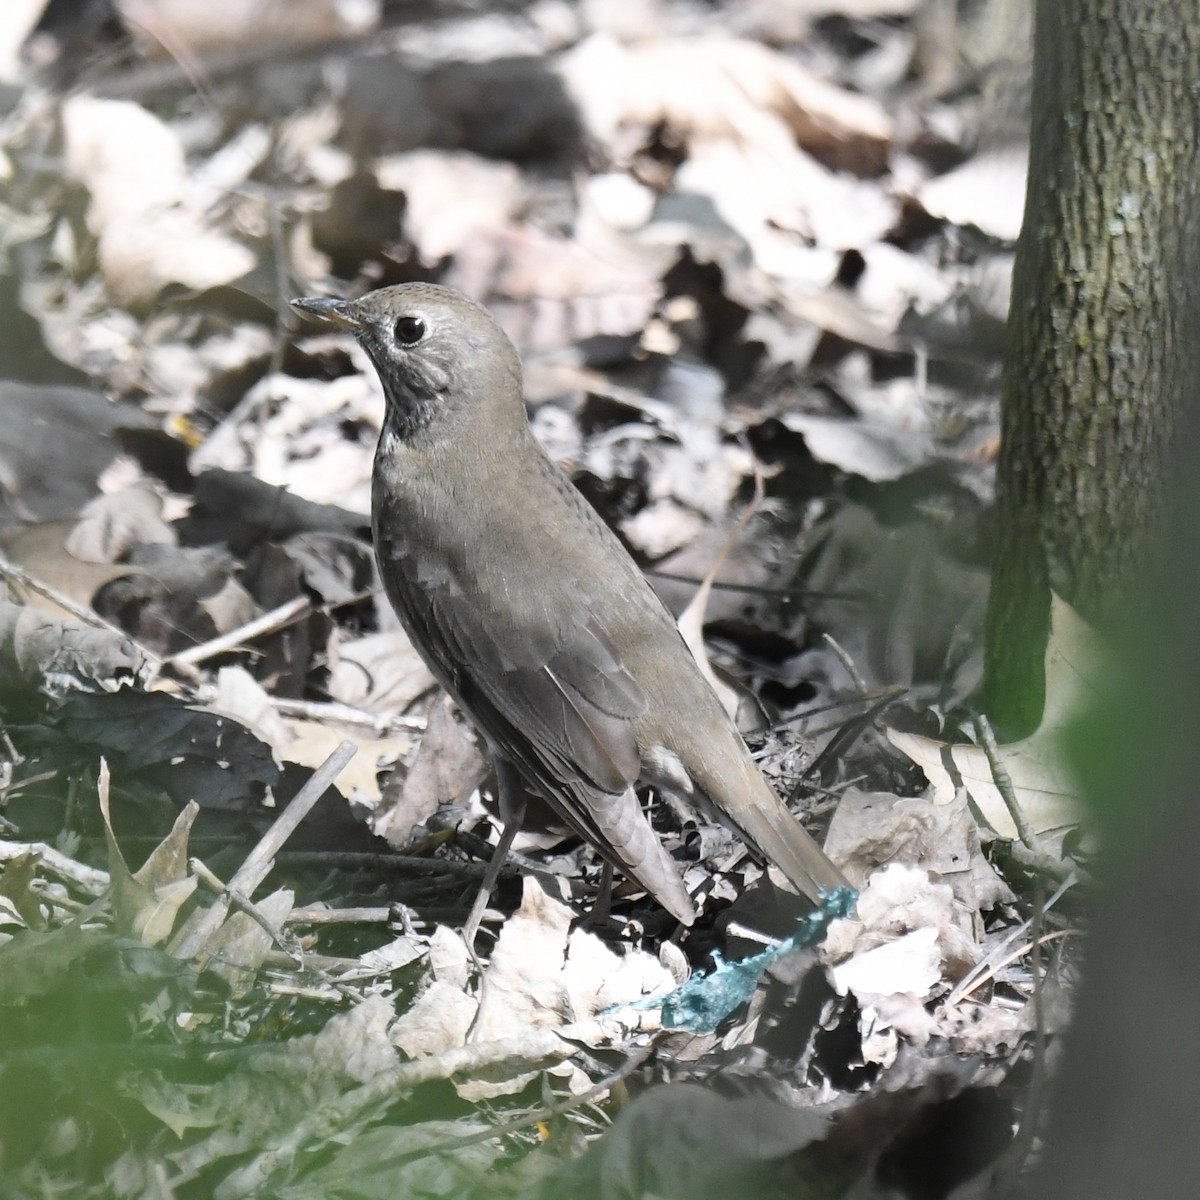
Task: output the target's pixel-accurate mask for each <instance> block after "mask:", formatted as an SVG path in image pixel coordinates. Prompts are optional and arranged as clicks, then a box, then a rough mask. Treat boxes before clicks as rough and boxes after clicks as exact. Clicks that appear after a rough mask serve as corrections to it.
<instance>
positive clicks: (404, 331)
mask: <svg viewBox="0 0 1200 1200" xmlns="http://www.w3.org/2000/svg"><path fill="white" fill-rule="evenodd" d="M424 336H425V322H424V321H422V320H421V318H420V317H401V318H400V319H399V320H398V321H397V322H396V341H398V342H399V343H400V345H402V346H415V345H416V344H417V343H418V342H419V341H420V340H421V339H422V338H423V337H424Z"/></svg>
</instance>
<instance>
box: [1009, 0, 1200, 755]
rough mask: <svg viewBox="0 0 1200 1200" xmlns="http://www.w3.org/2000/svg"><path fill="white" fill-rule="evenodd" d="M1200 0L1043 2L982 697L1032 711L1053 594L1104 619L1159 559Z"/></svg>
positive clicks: (1182, 309) (1016, 720)
mask: <svg viewBox="0 0 1200 1200" xmlns="http://www.w3.org/2000/svg"><path fill="white" fill-rule="evenodd" d="M1198 64H1200V0H1137V2H1136V3H1129V2H1124V3H1122V2H1121V0H1071V2H1068V0H1038V6H1037V14H1036V25H1035V33H1034V82H1033V101H1032V112H1033V128H1032V146H1031V156H1030V170H1029V185H1028V192H1027V196H1026V206H1025V222H1024V227H1023V229H1022V232H1021V238H1020V241H1019V243H1018V247H1017V258H1016V267H1015V273H1014V280H1013V303H1012V310H1011V312H1010V315H1009V338H1010V341H1009V355H1008V359H1007V362H1006V367H1005V375H1004V387H1003V400H1002V418H1001V450H1000V460H999V467H998V475H997V522H998V535H997V547H996V557H995V562H994V573H993V581H992V595H991V601H990V605H989V612H988V622H987V658H986V663H987V670H986V684H985V693H986V694H985V704H986V707H987V709H988V711H989V713H991V715H992V716H993V719H994V720H995V722H996V723H997V724H998V725H999V726H1000V727H1001V728H1002V729H1004V730H1005V731H1006V732H1007V733H1008V734H1010V735H1014V734H1017V733H1022V732H1028V731H1029V730H1030V729H1032V728H1033V727H1034V726H1036V724H1037V722H1038V720H1039V719H1040V716H1041V710H1042V704H1043V698H1044V679H1043V673H1042V656H1043V652H1044V649H1045V644H1046V638H1047V634H1048V630H1049V602H1050V589H1051V588H1053V589H1054V590H1055V591H1056V592H1058V593H1059V594H1060V595H1061V596H1062V597H1063V598H1064V599H1066V600H1067V601H1068V602H1069V603H1070V604H1072V605H1073V606H1074V607H1075V608H1076V609H1077V610H1078V611H1079V612H1080V613H1081V615H1083V616H1084V617H1085V618H1087V619H1088V620H1090V621H1092V622H1094V623H1097V624H1099V625H1105V624H1107V623H1108V622H1109V621H1110V620H1111V618H1112V617H1113V615H1114V614H1115V613H1117V612H1118V611H1120V610H1121V608H1122V606H1123V605H1125V604H1126V603H1127V601H1128V600H1129V598H1130V596H1131V595H1132V594H1133V589H1134V587H1135V585H1136V583H1137V581H1138V579H1139V577H1140V576H1141V575H1142V573H1143V572H1144V571H1145V570H1146V569H1147V568H1148V566H1149V565H1150V563H1151V562H1152V561H1153V560H1154V557H1155V554H1156V531H1157V530H1158V529H1159V528H1160V523H1161V518H1162V514H1163V504H1164V481H1165V475H1166V459H1167V455H1168V453H1169V448H1170V445H1171V441H1172V435H1173V431H1174V427H1175V424H1176V413H1177V411H1178V408H1179V405H1180V403H1181V402H1182V401H1183V392H1184V387H1185V381H1184V378H1183V376H1182V374H1181V372H1182V369H1183V368H1182V367H1181V363H1182V362H1183V360H1184V359H1185V357H1186V353H1187V351H1188V349H1189V347H1188V345H1187V338H1188V332H1189V331H1188V327H1187V320H1186V314H1189V313H1190V312H1191V311H1192V310H1193V306H1194V304H1195V300H1196V296H1197V291H1198V289H1200V280H1197V278H1196V276H1195V275H1194V274H1189V273H1188V272H1187V271H1186V270H1185V269H1184V264H1185V262H1187V261H1188V260H1189V254H1188V251H1189V248H1190V246H1191V245H1193V244H1195V241H1196V239H1197V237H1198V236H1200V156H1198V150H1200V92H1198V91H1197V88H1196V81H1197V74H1198Z"/></svg>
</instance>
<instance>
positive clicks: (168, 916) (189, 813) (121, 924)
mask: <svg viewBox="0 0 1200 1200" xmlns="http://www.w3.org/2000/svg"><path fill="white" fill-rule="evenodd" d="M96 788H97V792H98V795H99V800H100V815H101V816H102V817H103V818H104V840H105V842H106V843H107V845H108V871H109V875H110V876H111V878H112V897H113V919H114V921H115V922H116V925H117V927H118V928H119V929H121V930H122V931H123V932H125V933H128V934H131V935H132V936H133V937H136V938H139V939H140V940H141V941H142V942H144V943H145V944H146V945H147V946H157V945H159V944H160V943H161V942H164V941H166V939H167V938H168V937H169V936H170V933H171V930H172V929H173V928H174V927H175V918H176V917H177V916H178V915H179V910H180V909H181V908H182V907H183V905H184V904H185V903H186V902H187V901H188V900H189V899H190V898H191V896H192V893H193V892H194V891H195V890H196V883H197V881H196V878H195V876H193V875H189V874H188V869H187V842H188V834H189V833H190V832H191V828H192V824H193V823H194V822H195V820H196V816H197V814H198V813H199V812H200V806H199V805H198V804H196V802H195V801H191V802H189V803H188V805H187V807H186V808H184V809H183V811H182V812H181V813H180V814H179V816H178V817H177V818H176V820H175V824H174V825H173V826H172V828H171V832H170V833H169V834H167V836H166V837H165V838H164V839H163V841H162V842H160V843H159V844H158V845H157V846H156V847H155V848H154V849H153V850H152V851H151V852H150V857H149V858H147V859H146V861H145V862H144V863H143V864H142V866H141V867H140V868H139V869H138V871H137V872H136V873H132V872H130V870H129V867H128V865H127V864H126V862H125V856H124V855H123V854H122V853H121V847H120V846H119V845H118V844H117V839H116V836H115V835H114V834H113V829H112V817H111V814H110V813H109V803H108V801H109V795H108V793H109V773H108V764H107V763H106V762H105V761H104V760H103V759H101V760H100V775H99V778H98V779H97V782H96Z"/></svg>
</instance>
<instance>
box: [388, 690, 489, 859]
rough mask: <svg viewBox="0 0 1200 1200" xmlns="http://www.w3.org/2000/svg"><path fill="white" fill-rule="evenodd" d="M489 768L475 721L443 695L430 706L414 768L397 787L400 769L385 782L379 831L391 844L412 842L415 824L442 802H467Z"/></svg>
mask: <svg viewBox="0 0 1200 1200" xmlns="http://www.w3.org/2000/svg"><path fill="white" fill-rule="evenodd" d="M488 771H489V767H488V763H487V761H486V760H485V759H484V757H483V751H482V750H481V749H480V746H479V739H478V737H477V736H476V734H475V732H474V730H473V729H472V727H471V725H470V723H469V722H468V721H467V720H466V718H465V717H464V716H463V715H462V713H461V712H459V710H458V709H457V707H456V706H455V704H454V702H453V701H452V700H451V699H450V697H449V696H442V697H441V698H440V699H439V700H438V701H437V702H436V703H435V704H434V706H433V708H432V709H431V710H430V713H429V723H428V724H427V725H426V727H425V732H424V733H423V734H422V735H421V744H420V745H419V746H418V748H417V754H416V758H415V759H414V760H413V764H412V766H411V767H409V769H408V771H407V772H405V773H404V774H403V776H402V778H401V780H400V782H399V784H398V785H397V777H398V776H399V775H400V772H398V771H394V772H392V774H391V775H390V776H389V778H388V781H387V782H386V783H385V784H384V789H383V802H382V804H381V805H380V808H379V810H378V813H377V815H376V818H375V832H376V833H377V834H379V836H380V837H382V838H386V839H387V841H388V842H389V844H391V845H392V846H395V847H397V848H399V847H402V846H405V845H407V843H408V840H409V838H410V837H411V836H412V831H413V828H414V827H415V826H417V825H419V824H421V822H422V821H424V820H425V819H426V818H427V817H429V816H431V815H432V814H433V813H434V812H436V811H437V809H438V808H439V807H440V806H441V805H443V804H459V805H462V804H465V803H466V802H467V800H468V799H469V798H470V796H471V794H472V793H473V792H475V791H476V790H477V789H478V788H479V786H480V784H482V783H483V781H484V780H485V779H486V778H487V775H488Z"/></svg>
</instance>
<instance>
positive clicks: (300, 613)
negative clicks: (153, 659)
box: [162, 596, 312, 668]
mask: <svg viewBox="0 0 1200 1200" xmlns="http://www.w3.org/2000/svg"><path fill="white" fill-rule="evenodd" d="M311 611H312V605H311V604H310V603H309V601H308V597H307V596H296V597H295V598H294V599H292V600H289V601H288V602H287V603H286V604H281V605H280V606H279V607H278V608H273V609H271V611H270V612H266V613H263V614H262V616H261V617H255V618H254V620H253V621H247V622H246V624H245V625H240V626H239V627H238V628H237V629H231V630H230V631H229V632H228V633H223V634H221V636H220V637H215V638H213V639H212V640H211V641H208V642H203V643H201V644H200V645H199V646H192V647H191V648H190V649H187V650H181V651H180V652H179V653H178V654H172V655H171V656H170V658H167V659H164V660H163V663H162V665H163V666H165V667H176V668H178V667H193V666H195V665H196V664H197V663H201V662H204V661H205V659H209V658H215V657H216V656H217V655H218V654H225V653H226V652H227V651H229V650H236V649H237V648H238V647H239V646H240V645H242V643H243V642H249V641H253V640H254V639H255V638H257V637H262V635H263V634H264V633H274V632H275V631H276V630H277V629H283V628H284V627H285V626H288V625H294V624H295V623H296V622H297V621H298V620H299V619H300V618H301V617H305V616H307V615H308V614H309V613H310V612H311Z"/></svg>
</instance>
